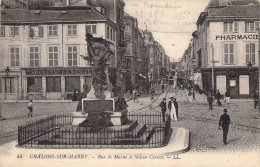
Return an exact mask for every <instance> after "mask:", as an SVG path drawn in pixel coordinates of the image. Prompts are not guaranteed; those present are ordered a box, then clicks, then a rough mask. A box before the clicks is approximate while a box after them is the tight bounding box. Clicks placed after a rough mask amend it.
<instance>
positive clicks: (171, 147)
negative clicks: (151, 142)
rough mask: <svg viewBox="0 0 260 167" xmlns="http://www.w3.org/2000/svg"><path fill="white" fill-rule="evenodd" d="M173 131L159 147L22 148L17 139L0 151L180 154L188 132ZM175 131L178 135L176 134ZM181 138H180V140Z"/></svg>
mask: <svg viewBox="0 0 260 167" xmlns="http://www.w3.org/2000/svg"><path fill="white" fill-rule="evenodd" d="M172 129H173V131H175V133H172V135H171V137H170V140H169V143H168V145H167V146H164V147H160V148H129V149H116V148H115V149H107V148H88V149H85V148H78V149H76V148H67V149H62V148H53V149H46V148H23V147H17V140H15V141H12V142H10V143H7V144H4V145H2V146H0V152H3V151H5V152H6V154H8V155H10V156H14V157H15V155H16V154H17V152H23V151H24V152H27V153H28V154H29V153H30V154H33V153H34V152H39V150H41V153H42V154H44V153H49V152H50V150H51V151H52V152H53V153H54V154H55V153H57V154H58V153H59V152H61V151H62V153H64V154H66V153H67V154H69V153H70V152H71V150H77V152H78V153H79V154H80V153H84V154H89V155H99V154H100V153H104V154H108V155H109V154H111V155H115V154H120V155H176V154H182V153H185V152H187V151H188V150H189V148H190V142H189V141H190V132H189V130H187V129H185V128H179V127H172ZM176 132H177V134H178V132H180V133H179V136H177V135H176ZM180 139H181V140H180Z"/></svg>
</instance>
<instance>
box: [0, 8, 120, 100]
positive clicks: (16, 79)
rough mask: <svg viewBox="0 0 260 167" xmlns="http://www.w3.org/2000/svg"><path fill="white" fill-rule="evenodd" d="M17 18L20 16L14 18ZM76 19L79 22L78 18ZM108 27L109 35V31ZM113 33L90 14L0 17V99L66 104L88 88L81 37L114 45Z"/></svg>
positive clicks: (84, 45)
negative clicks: (37, 100)
mask: <svg viewBox="0 0 260 167" xmlns="http://www.w3.org/2000/svg"><path fill="white" fill-rule="evenodd" d="M16 13H19V15H17V14H16ZM79 16H81V17H79ZM107 27H109V31H108V28H107ZM116 29H117V25H116V24H114V23H113V22H112V21H111V20H109V19H108V18H107V17H105V16H104V15H102V13H99V12H98V11H96V10H93V9H92V8H87V7H86V8H85V9H84V10H83V9H82V10H78V9H75V10H73V9H72V8H70V9H67V10H66V9H65V8H62V10H57V9H52V10H16V9H14V10H13V9H8V10H2V11H1V37H0V38H1V40H0V59H1V60H2V61H1V64H0V78H1V79H0V81H1V84H0V99H1V100H25V99H39V100H40V99H51V100H52V99H57V100H60V99H70V98H71V96H72V93H73V91H74V90H77V92H82V91H83V85H88V86H91V67H90V63H89V62H87V61H85V60H83V59H82V58H81V56H82V55H84V56H86V55H88V51H87V42H86V39H85V35H86V33H87V32H89V33H91V34H92V35H93V36H95V37H103V38H104V39H106V40H107V41H109V42H110V43H111V48H112V49H113V48H115V47H114V46H115V45H116V42H117V40H116V33H115V32H116Z"/></svg>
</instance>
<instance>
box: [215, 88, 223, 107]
mask: <svg viewBox="0 0 260 167" xmlns="http://www.w3.org/2000/svg"><path fill="white" fill-rule="evenodd" d="M220 96H221V95H220V92H219V90H217V94H216V98H217V105H218V106H222V104H221V102H220Z"/></svg>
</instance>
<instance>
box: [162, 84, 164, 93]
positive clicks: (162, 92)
mask: <svg viewBox="0 0 260 167" xmlns="http://www.w3.org/2000/svg"><path fill="white" fill-rule="evenodd" d="M162 93H164V83H163V82H162Z"/></svg>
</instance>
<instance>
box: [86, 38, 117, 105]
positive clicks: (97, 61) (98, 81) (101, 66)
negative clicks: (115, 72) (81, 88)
mask: <svg viewBox="0 0 260 167" xmlns="http://www.w3.org/2000/svg"><path fill="white" fill-rule="evenodd" d="M86 40H87V43H88V52H89V55H88V56H81V57H82V58H83V59H84V60H87V61H89V62H91V63H93V67H92V87H91V90H92V89H94V95H95V98H96V99H103V100H104V99H105V98H106V95H105V92H110V91H111V90H112V84H111V83H110V81H109V73H108V65H107V63H108V62H109V60H110V57H111V55H113V54H114V53H113V52H112V51H111V50H110V48H109V42H108V41H106V40H104V39H102V38H94V37H93V36H92V35H90V34H87V39H86ZM90 92H91V91H90ZM91 93H93V92H91Z"/></svg>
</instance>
